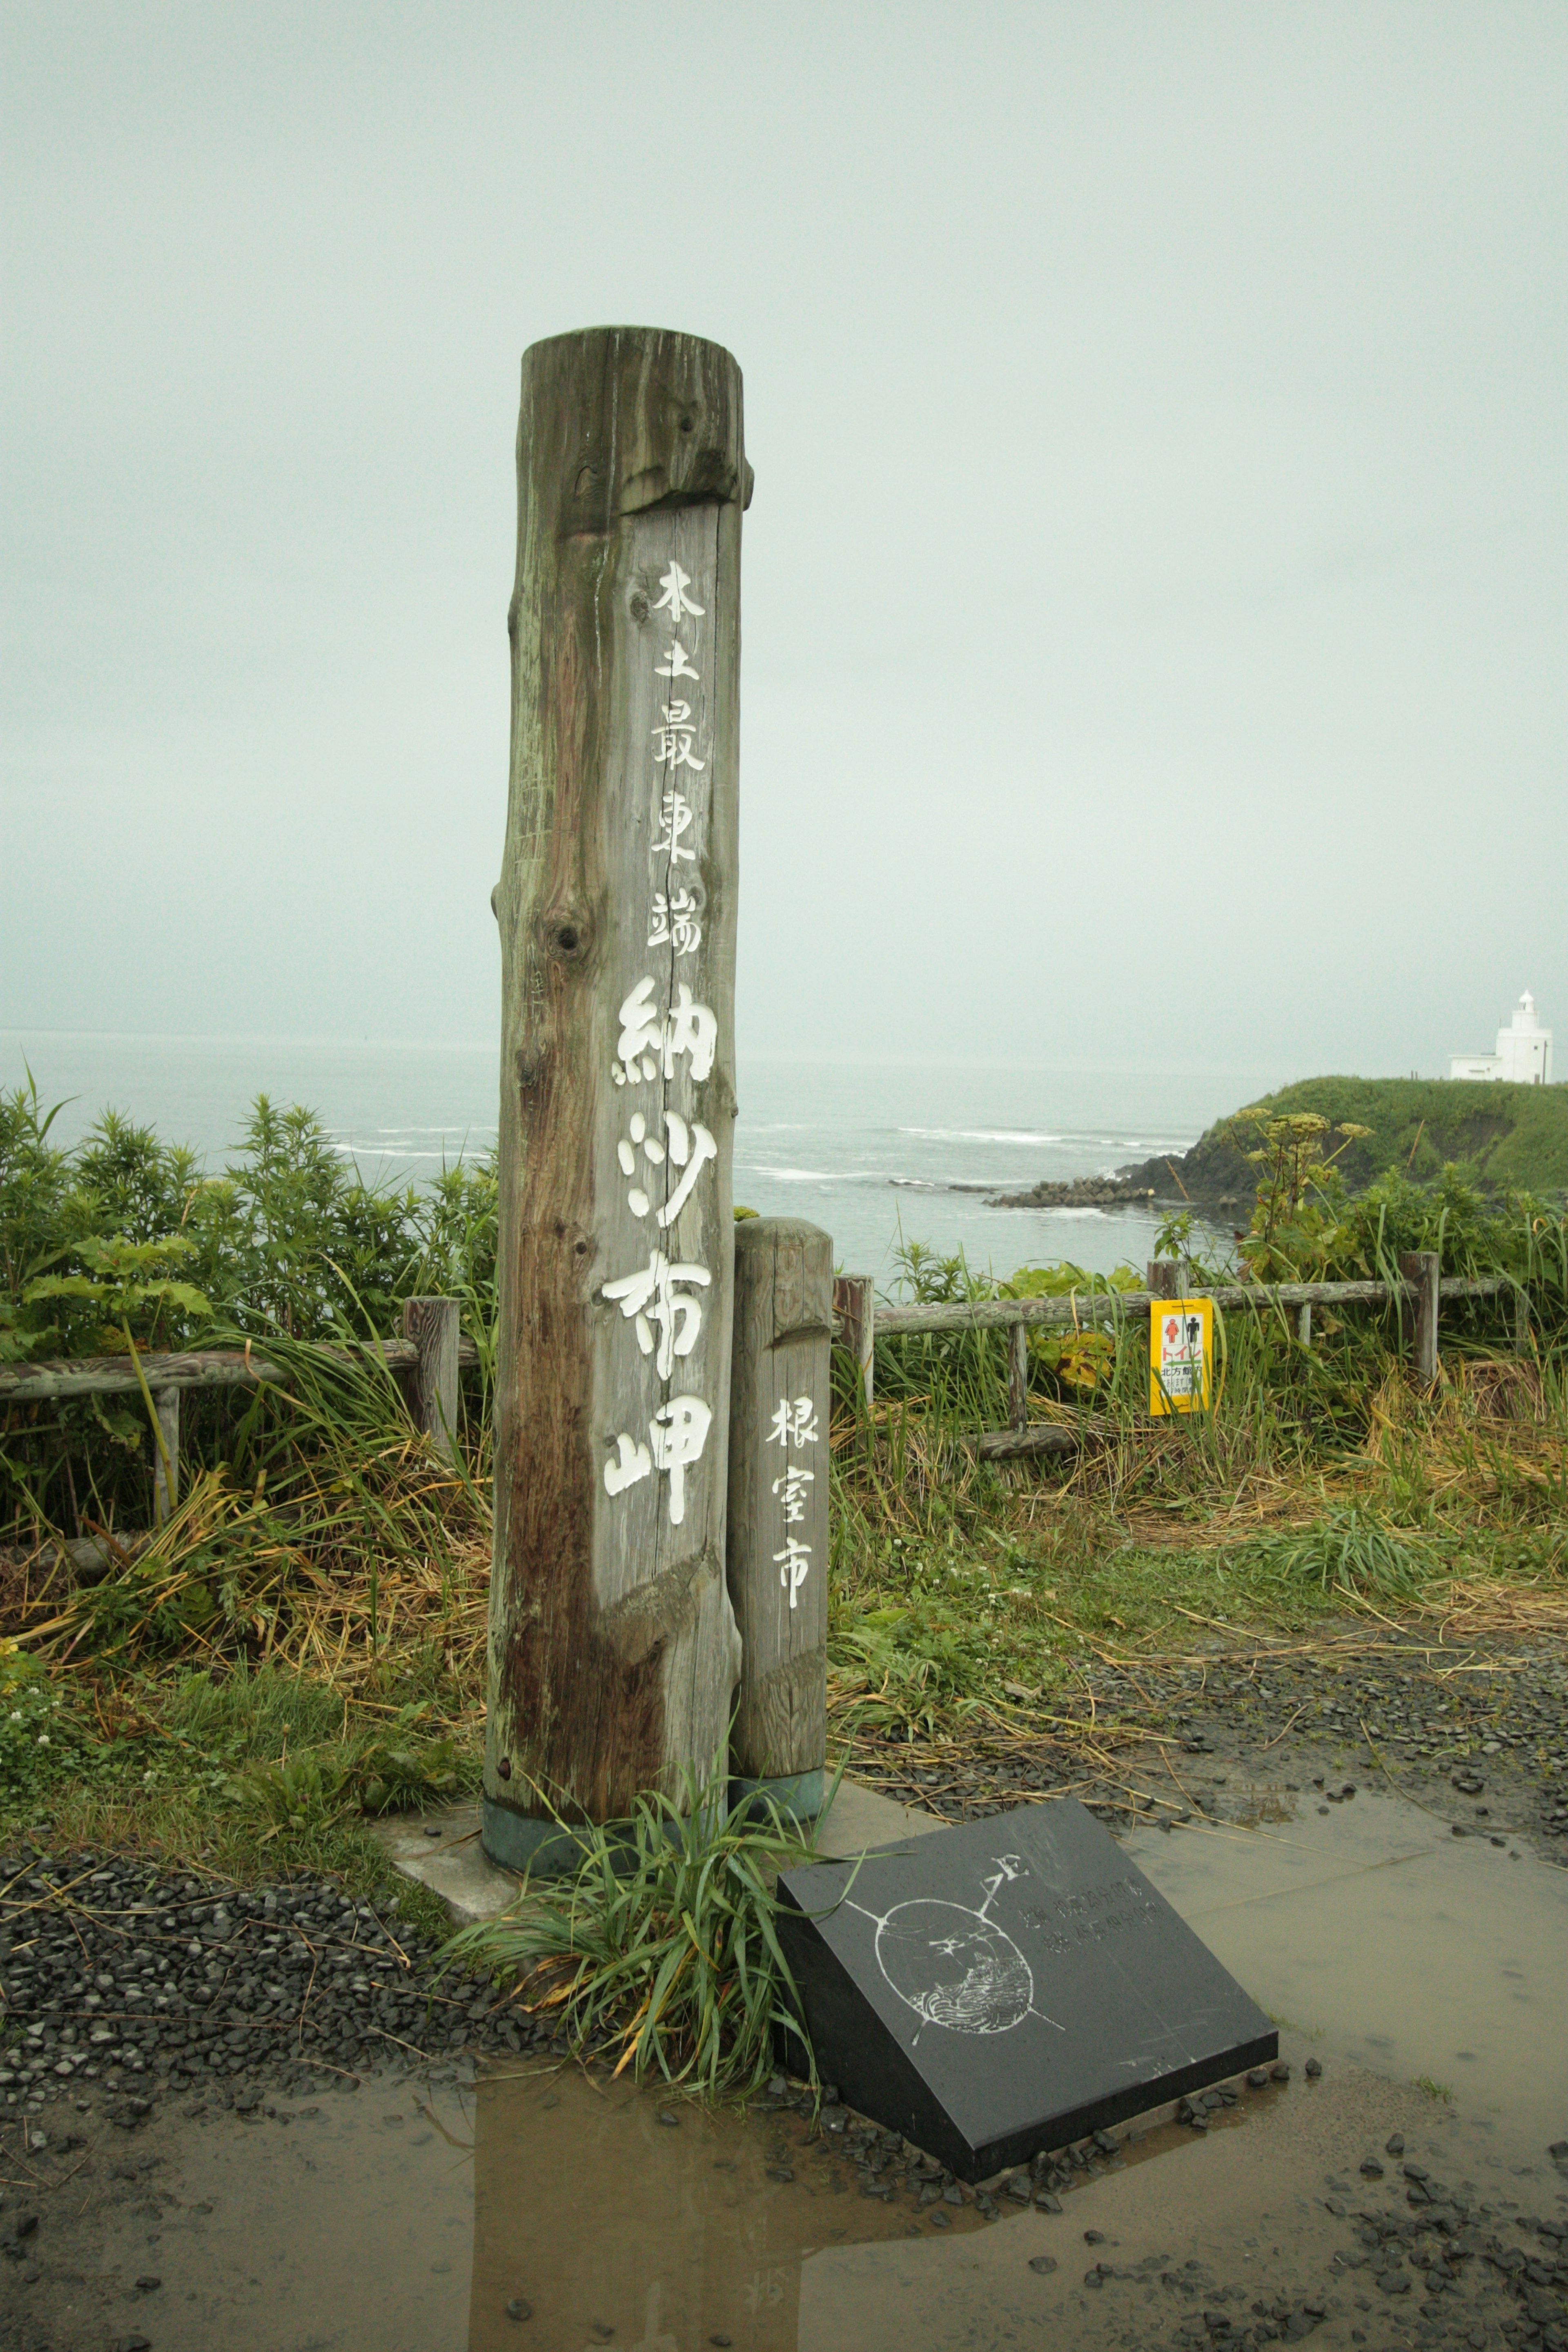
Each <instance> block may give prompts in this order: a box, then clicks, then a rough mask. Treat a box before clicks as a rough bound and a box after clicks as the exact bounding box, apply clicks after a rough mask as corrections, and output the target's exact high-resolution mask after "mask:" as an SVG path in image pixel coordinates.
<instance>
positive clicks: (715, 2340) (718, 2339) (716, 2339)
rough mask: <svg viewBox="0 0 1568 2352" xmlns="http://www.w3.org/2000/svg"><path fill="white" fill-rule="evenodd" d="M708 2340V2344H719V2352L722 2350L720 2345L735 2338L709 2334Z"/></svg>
mask: <svg viewBox="0 0 1568 2352" xmlns="http://www.w3.org/2000/svg"><path fill="white" fill-rule="evenodd" d="M708 2341H709V2343H710V2344H717V2345H719V2346H720V2347H721V2352H722V2347H726V2346H728V2345H731V2344H733V2342H734V2341H735V2339H734V2337H733V2336H710V2337H709V2338H708Z"/></svg>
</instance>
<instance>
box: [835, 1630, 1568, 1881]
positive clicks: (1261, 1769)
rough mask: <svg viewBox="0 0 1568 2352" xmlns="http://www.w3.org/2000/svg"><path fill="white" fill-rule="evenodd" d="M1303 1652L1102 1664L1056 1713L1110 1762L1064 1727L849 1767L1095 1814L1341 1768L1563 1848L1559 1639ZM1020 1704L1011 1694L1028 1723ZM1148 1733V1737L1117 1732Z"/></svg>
mask: <svg viewBox="0 0 1568 2352" xmlns="http://www.w3.org/2000/svg"><path fill="white" fill-rule="evenodd" d="M1341 1639H1342V1645H1340V1641H1337V1640H1336V1637H1335V1636H1333V1635H1331V1636H1329V1637H1328V1638H1327V1639H1326V1640H1325V1641H1324V1642H1323V1643H1321V1645H1315V1646H1314V1649H1313V1650H1312V1651H1311V1652H1310V1653H1306V1654H1299V1655H1292V1654H1289V1651H1286V1650H1283V1649H1281V1648H1275V1647H1272V1646H1263V1645H1260V1646H1259V1647H1258V1648H1257V1649H1256V1650H1252V1649H1248V1650H1247V1651H1246V1652H1243V1653H1240V1654H1238V1653H1237V1652H1236V1651H1234V1650H1227V1651H1226V1652H1224V1653H1223V1654H1222V1653H1219V1652H1218V1651H1216V1653H1215V1655H1214V1656H1213V1657H1212V1658H1210V1659H1205V1660H1200V1661H1197V1662H1184V1663H1180V1664H1161V1663H1156V1664H1150V1665H1147V1666H1145V1665H1143V1664H1138V1665H1137V1666H1135V1667H1132V1666H1128V1667H1115V1666H1111V1665H1110V1664H1104V1665H1096V1666H1094V1667H1093V1668H1091V1669H1090V1670H1089V1672H1088V1673H1087V1674H1086V1675H1085V1676H1084V1680H1083V1684H1082V1687H1081V1689H1080V1691H1079V1693H1078V1694H1076V1695H1075V1696H1073V1697H1072V1698H1071V1699H1068V1700H1066V1701H1064V1700H1059V1699H1058V1701H1057V1702H1055V1703H1054V1704H1055V1706H1056V1708H1057V1711H1058V1713H1063V1712H1070V1713H1072V1714H1073V1715H1075V1716H1079V1717H1087V1716H1088V1714H1089V1702H1092V1709H1093V1716H1094V1721H1095V1726H1096V1739H1097V1742H1098V1743H1099V1745H1100V1748H1101V1749H1102V1750H1106V1751H1109V1753H1110V1766H1109V1767H1108V1766H1107V1764H1106V1763H1105V1762H1104V1761H1103V1760H1097V1759H1094V1758H1092V1757H1091V1758H1089V1759H1088V1760H1086V1758H1085V1754H1084V1744H1083V1743H1082V1742H1075V1741H1074V1740H1073V1739H1072V1738H1068V1737H1063V1736H1061V1735H1059V1734H1058V1735H1057V1736H1056V1737H1055V1738H1047V1737H1040V1738H1030V1737H1028V1736H1027V1735H1025V1736H1023V1737H1021V1738H1014V1739H1003V1738H994V1737H990V1736H987V1735H985V1734H981V1735H978V1736H976V1737H975V1738H972V1739H965V1740H962V1741H957V1742H952V1743H942V1744H940V1745H930V1746H928V1745H927V1744H925V1743H920V1742H917V1743H914V1744H912V1745H907V1744H906V1743H904V1742H903V1741H902V1740H901V1739H900V1738H890V1739H887V1740H883V1741H881V1742H875V1741H871V1740H861V1741H859V1742H858V1743H857V1745H856V1749H855V1763H854V1769H855V1770H856V1772H857V1774H858V1775H859V1776H861V1777H864V1778H867V1779H868V1780H872V1781H873V1782H874V1784H875V1785H876V1786H877V1787H879V1788H880V1789H883V1790H886V1791H887V1792H888V1793H889V1794H890V1795H897V1796H900V1797H902V1798H904V1799H905V1800H906V1801H910V1802H913V1803H916V1804H920V1805H923V1806H924V1807H925V1808H926V1809H927V1811H931V1812H935V1813H939V1814H940V1815H942V1818H943V1819H944V1820H948V1821H963V1820H969V1819H973V1817H974V1816H975V1815H976V1814H980V1813H985V1812H991V1811H996V1810H998V1809H1000V1808H1002V1807H1005V1806H1006V1805H1009V1804H1016V1803H1017V1802H1019V1801H1020V1800H1021V1799H1022V1798H1025V1797H1027V1796H1029V1795H1031V1794H1033V1793H1035V1792H1036V1791H1040V1792H1048V1791H1049V1790H1052V1789H1053V1788H1054V1789H1058V1790H1060V1789H1065V1788H1068V1787H1071V1788H1073V1789H1074V1790H1075V1791H1076V1792H1078V1793H1080V1794H1082V1795H1083V1796H1084V1798H1085V1800H1086V1801H1088V1802H1089V1803H1091V1804H1092V1805H1093V1806H1094V1809H1095V1810H1096V1811H1099V1812H1100V1813H1101V1814H1102V1815H1103V1816H1106V1817H1110V1816H1113V1815H1118V1814H1120V1815H1121V1816H1123V1817H1129V1816H1131V1815H1132V1814H1135V1813H1142V1814H1143V1815H1144V1816H1145V1817H1151V1816H1152V1817H1155V1818H1158V1817H1159V1816H1161V1815H1163V1816H1164V1817H1165V1818H1167V1819H1180V1818H1182V1817H1183V1815H1184V1814H1185V1813H1198V1814H1203V1815H1205V1816H1206V1817H1207V1818H1209V1819H1226V1818H1237V1817H1238V1816H1239V1817H1245V1816H1247V1814H1248V1813H1251V1812H1256V1810H1257V1807H1258V1801H1259V1797H1260V1796H1263V1797H1266V1796H1267V1793H1268V1790H1269V1789H1270V1788H1279V1789H1280V1790H1291V1791H1295V1790H1305V1789H1308V1788H1310V1786H1311V1785H1312V1784H1313V1783H1314V1782H1320V1783H1327V1784H1328V1785H1326V1786H1325V1787H1324V1790H1323V1795H1324V1800H1325V1801H1329V1802H1336V1803H1337V1802H1340V1801H1342V1794H1341V1791H1342V1776H1343V1775H1344V1774H1346V1773H1349V1774H1350V1775H1351V1776H1352V1779H1356V1780H1359V1783H1360V1785H1362V1786H1366V1787H1374V1786H1375V1787H1384V1788H1391V1789H1394V1790H1397V1791H1398V1792H1399V1793H1400V1794H1401V1795H1403V1796H1407V1797H1410V1798H1412V1799H1414V1800H1415V1801H1416V1802H1417V1803H1419V1804H1422V1805H1425V1806H1426V1808H1427V1809H1428V1810H1429V1811H1435V1812H1437V1813H1439V1814H1440V1815H1441V1816H1442V1817H1443V1818H1444V1819H1446V1820H1448V1821H1449V1822H1452V1823H1453V1824H1454V1826H1455V1827H1456V1828H1458V1829H1462V1830H1464V1831H1466V1832H1468V1833H1471V1834H1475V1835H1489V1836H1494V1837H1496V1836H1503V1835H1510V1834H1512V1835H1520V1836H1529V1837H1531V1838H1532V1839H1533V1840H1535V1841H1537V1842H1538V1843H1539V1844H1540V1847H1541V1850H1542V1853H1544V1854H1547V1855H1548V1856H1550V1855H1552V1853H1553V1852H1554V1851H1555V1852H1556V1853H1557V1854H1558V1855H1559V1856H1560V1857H1561V1858H1563V1859H1564V1860H1568V1845H1564V1844H1563V1843H1558V1842H1561V1841H1564V1840H1568V1664H1565V1661H1564V1658H1563V1651H1562V1647H1561V1645H1560V1644H1552V1645H1538V1646H1536V1647H1535V1648H1533V1649H1531V1651H1529V1652H1527V1653H1523V1654H1521V1653H1517V1652H1510V1653H1508V1654H1506V1655H1504V1654H1500V1653H1497V1654H1490V1655H1489V1654H1485V1653H1483V1652H1480V1651H1479V1650H1478V1649H1477V1648H1475V1647H1474V1646H1473V1645H1468V1646H1466V1647H1465V1648H1463V1649H1458V1648H1456V1649H1451V1650H1444V1649H1436V1648H1434V1647H1433V1646H1432V1645H1431V1644H1430V1643H1426V1642H1424V1641H1419V1640H1417V1639H1415V1638H1414V1637H1411V1636H1401V1635H1399V1634H1398V1633H1396V1632H1394V1630H1393V1629H1391V1630H1390V1633H1389V1635H1388V1637H1387V1640H1386V1643H1385V1644H1384V1646H1382V1647H1380V1648H1378V1649H1375V1650H1373V1649H1370V1648H1368V1647H1366V1646H1365V1636H1364V1633H1363V1634H1362V1635H1361V1636H1360V1637H1359V1639H1358V1638H1357V1637H1354V1636H1352V1637H1349V1638H1348V1639H1344V1638H1342V1637H1341ZM1027 1717H1028V1710H1027V1708H1026V1707H1024V1708H1022V1709H1021V1712H1020V1722H1021V1724H1026V1722H1027ZM1139 1734H1144V1735H1146V1734H1154V1735H1157V1737H1156V1738H1138V1737H1128V1736H1126V1735H1139Z"/></svg>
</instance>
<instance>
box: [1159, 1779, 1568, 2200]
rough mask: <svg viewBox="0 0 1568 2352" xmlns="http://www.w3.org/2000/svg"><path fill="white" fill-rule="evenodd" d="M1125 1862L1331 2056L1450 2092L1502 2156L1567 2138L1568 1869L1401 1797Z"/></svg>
mask: <svg viewBox="0 0 1568 2352" xmlns="http://www.w3.org/2000/svg"><path fill="white" fill-rule="evenodd" d="M1128 1851H1129V1853H1131V1854H1132V1855H1133V1857H1134V1859H1135V1860H1136V1861H1137V1862H1138V1864H1140V1866H1141V1867H1142V1869H1143V1870H1145V1871H1146V1872H1147V1873H1148V1874H1149V1876H1150V1877H1151V1878H1152V1880H1153V1882H1154V1884H1155V1885H1156V1886H1158V1887H1159V1889H1160V1891H1161V1893H1162V1894H1163V1895H1165V1897H1166V1898H1167V1900H1168V1901H1170V1902H1171V1903H1173V1905H1174V1906H1175V1908H1176V1909H1177V1910H1178V1911H1179V1912H1180V1913H1181V1915H1182V1916H1183V1918H1184V1919H1186V1920H1187V1921H1189V1922H1190V1924H1191V1925H1192V1926H1193V1927H1194V1928H1195V1929H1196V1930H1197V1932H1198V1934H1199V1935H1200V1936H1201V1937H1203V1939H1204V1941H1205V1943H1206V1944H1207V1945H1208V1946H1209V1948H1210V1949H1211V1950H1212V1951H1213V1952H1214V1953H1215V1956H1216V1957H1217V1958H1219V1959H1221V1960H1223V1962H1224V1963H1225V1965H1226V1968H1227V1969H1229V1970H1230V1971H1231V1973H1232V1975H1233V1976H1235V1977H1237V1979H1239V1980H1240V1982H1241V1983H1242V1984H1244V1985H1245V1986H1246V1987H1247V1990H1248V1991H1249V1992H1250V1993H1251V1994H1252V1995H1253V1997H1254V1999H1255V2000H1258V2001H1260V2002H1261V2003H1262V2004H1263V2006H1264V2007H1265V2008H1266V2009H1268V2011H1270V2012H1271V2013H1272V2014H1273V2015H1274V2016H1276V2017H1277V2018H1288V2019H1289V2020H1290V2021H1291V2022H1292V2023H1293V2024H1294V2025H1296V2026H1298V2027H1300V2028H1301V2029H1303V2030H1304V2031H1306V2032H1310V2033H1313V2034H1321V2036H1322V2041H1321V2050H1322V2052H1323V2053H1324V2055H1325V2056H1326V2055H1328V2054H1329V2053H1332V2054H1334V2055H1335V2056H1338V2057H1342V2058H1351V2059H1354V2060H1356V2061H1358V2062H1359V2063H1361V2064H1363V2065H1365V2066H1368V2067H1370V2068H1372V2069H1373V2071H1375V2072H1376V2073H1378V2074H1390V2075H1393V2076H1394V2078H1395V2079H1396V2080H1402V2081H1404V2082H1406V2083H1408V2082H1414V2081H1415V2080H1416V2079H1417V2078H1418V2077H1420V2076H1423V2075H1425V2076H1426V2077H1428V2078H1429V2079H1430V2080H1432V2081H1434V2082H1436V2083H1438V2084H1443V2085H1445V2086H1446V2087H1447V2088H1448V2089H1449V2090H1451V2091H1452V2092H1453V2094H1454V2095H1455V2096H1456V2097H1457V2099H1458V2101H1459V2103H1460V2105H1461V2106H1462V2108H1463V2110H1464V2112H1465V2114H1466V2116H1468V2118H1469V2119H1471V2120H1473V2121H1476V2122H1486V2123H1489V2125H1490V2126H1492V2128H1493V2130H1494V2132H1495V2134H1496V2137H1497V2139H1498V2143H1499V2145H1503V2144H1505V2143H1506V2144H1508V2145H1510V2146H1516V2147H1518V2148H1519V2150H1520V2152H1521V2155H1523V2156H1526V2157H1528V2158H1535V2157H1537V2156H1539V2155H1540V2154H1541V2152H1542V2149H1543V2148H1544V2147H1546V2146H1547V2145H1548V2144H1549V2143H1550V2142H1551V2141H1552V2140H1554V2139H1558V2138H1560V2137H1562V2134H1563V2111H1564V2099H1565V2091H1564V2075H1565V2074H1568V2068H1565V2067H1564V2063H1563V2028H1562V2011H1563V1993H1564V1990H1565V1989H1568V1960H1565V1958H1564V1956H1565V1955H1568V1872H1565V1871H1562V1870H1558V1869H1555V1868H1553V1867H1552V1866H1551V1865H1550V1864H1543V1863H1539V1862H1536V1861H1534V1860H1533V1859H1532V1858H1531V1857H1530V1856H1529V1855H1528V1853H1526V1852H1525V1850H1524V1849H1523V1848H1521V1847H1520V1846H1519V1844H1518V1842H1517V1841H1516V1840H1514V1839H1511V1838H1510V1839H1509V1840H1508V1841H1507V1842H1506V1843H1504V1844H1502V1845H1493V1844H1492V1843H1490V1841H1489V1838H1488V1837H1485V1836H1480V1837H1476V1836H1470V1837H1463V1838H1457V1837H1455V1836H1454V1835H1453V1833H1452V1832H1451V1831H1450V1829H1449V1828H1448V1826H1447V1823H1446V1822H1440V1821H1437V1820H1436V1819H1435V1818H1434V1817H1433V1815H1431V1814H1430V1813H1427V1812H1425V1811H1422V1809H1421V1808H1420V1807H1419V1806H1415V1805H1411V1804H1407V1803H1405V1802H1404V1801H1402V1800H1400V1799H1398V1798H1394V1797H1384V1796H1378V1795H1375V1794H1368V1793H1365V1792H1363V1793H1361V1794H1358V1795H1357V1796H1356V1797H1355V1799H1354V1800H1353V1801H1352V1802H1349V1803H1345V1804H1341V1805H1337V1806H1336V1807H1335V1808H1334V1810H1333V1811H1332V1812H1331V1813H1330V1814H1328V1815H1327V1816H1326V1817H1325V1816H1324V1815H1322V1814H1321V1813H1319V1811H1317V1808H1316V1804H1315V1803H1311V1804H1309V1803H1308V1802H1307V1801H1305V1800H1303V1801H1302V1804H1301V1808H1300V1811H1299V1813H1298V1814H1297V1816H1296V1818H1295V1819H1294V1820H1292V1821H1290V1822H1288V1823H1286V1824H1285V1825H1284V1826H1283V1827H1281V1828H1279V1829H1275V1828H1273V1827H1270V1826H1264V1825H1260V1826H1259V1827H1258V1828H1257V1829H1254V1830H1242V1829H1232V1828H1229V1827H1226V1826H1224V1825H1220V1824H1217V1823H1216V1824H1214V1825H1212V1826H1201V1825H1200V1826H1194V1827H1193V1828H1191V1829H1186V1830H1177V1831H1174V1832H1171V1833H1170V1834H1169V1835H1151V1834H1149V1833H1148V1832H1139V1833H1138V1834H1137V1835H1135V1836H1134V1837H1132V1838H1131V1839H1130V1840H1129V1841H1128Z"/></svg>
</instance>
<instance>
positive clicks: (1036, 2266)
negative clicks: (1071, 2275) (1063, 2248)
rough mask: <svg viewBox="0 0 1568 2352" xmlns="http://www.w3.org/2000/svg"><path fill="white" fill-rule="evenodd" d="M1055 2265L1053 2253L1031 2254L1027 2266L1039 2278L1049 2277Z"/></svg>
mask: <svg viewBox="0 0 1568 2352" xmlns="http://www.w3.org/2000/svg"><path fill="white" fill-rule="evenodd" d="M1056 2266H1057V2258H1056V2256H1055V2254H1031V2255H1030V2257H1029V2268H1030V2269H1031V2270H1032V2271H1034V2272H1036V2273H1037V2274H1038V2276H1039V2277H1041V2278H1049V2276H1050V2274H1051V2273H1052V2272H1053V2271H1054V2270H1055V2268H1056Z"/></svg>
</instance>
